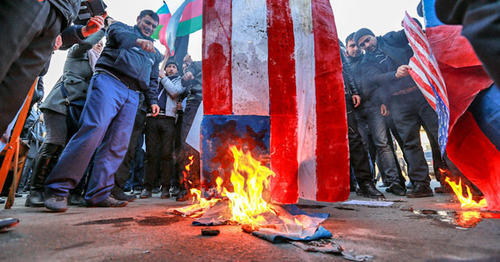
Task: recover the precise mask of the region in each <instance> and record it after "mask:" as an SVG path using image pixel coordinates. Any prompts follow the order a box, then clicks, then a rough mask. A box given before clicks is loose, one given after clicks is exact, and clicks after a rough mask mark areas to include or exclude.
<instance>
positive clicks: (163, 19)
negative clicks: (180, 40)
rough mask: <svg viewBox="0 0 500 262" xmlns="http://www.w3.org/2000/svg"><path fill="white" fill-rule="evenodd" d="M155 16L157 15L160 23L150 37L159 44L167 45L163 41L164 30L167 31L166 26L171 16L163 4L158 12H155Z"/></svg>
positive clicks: (164, 40) (165, 41)
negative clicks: (157, 40) (158, 41)
mask: <svg viewBox="0 0 500 262" xmlns="http://www.w3.org/2000/svg"><path fill="white" fill-rule="evenodd" d="M156 14H158V17H159V18H160V22H159V23H158V27H156V30H155V31H154V33H153V34H152V35H151V37H152V38H153V39H159V40H160V43H162V44H163V45H165V44H166V43H167V40H166V39H165V30H167V25H168V22H169V21H170V18H171V17H172V14H171V13H170V10H169V9H168V6H167V4H166V3H165V2H163V5H162V6H161V7H160V8H159V9H158V11H156Z"/></svg>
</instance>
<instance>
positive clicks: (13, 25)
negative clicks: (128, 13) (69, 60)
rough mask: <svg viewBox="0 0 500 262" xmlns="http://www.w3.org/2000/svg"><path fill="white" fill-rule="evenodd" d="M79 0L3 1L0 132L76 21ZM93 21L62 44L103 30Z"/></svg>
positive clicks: (0, 16)
mask: <svg viewBox="0 0 500 262" xmlns="http://www.w3.org/2000/svg"><path fill="white" fill-rule="evenodd" d="M79 8H80V0H45V1H34V0H18V1H2V8H0V35H2V39H1V40H0V43H1V44H0V57H2V63H1V64H0V133H3V132H4V131H5V130H6V129H7V126H8V125H9V123H10V122H11V121H12V119H14V116H15V115H16V113H17V111H18V110H19V108H20V107H21V105H22V104H23V101H24V99H25V98H26V95H27V94H28V91H29V89H30V87H31V84H32V83H33V82H34V81H35V79H36V77H37V76H38V74H39V73H40V71H42V68H43V67H44V65H45V64H46V62H47V60H48V59H49V58H50V56H51V54H52V51H53V47H54V41H55V39H56V37H57V35H59V34H60V33H61V32H63V31H64V29H66V28H67V27H68V26H69V25H70V24H71V23H72V22H73V20H74V19H75V18H76V15H77V14H78V10H79ZM102 23H103V19H102V18H93V19H91V21H90V22H89V24H87V26H84V27H80V26H78V27H72V28H70V29H68V30H66V31H65V32H64V33H63V35H62V37H63V42H65V43H68V45H69V46H70V44H71V43H77V42H79V39H82V38H85V37H87V36H89V35H91V34H92V33H95V32H97V31H98V30H99V29H100V28H101V27H102Z"/></svg>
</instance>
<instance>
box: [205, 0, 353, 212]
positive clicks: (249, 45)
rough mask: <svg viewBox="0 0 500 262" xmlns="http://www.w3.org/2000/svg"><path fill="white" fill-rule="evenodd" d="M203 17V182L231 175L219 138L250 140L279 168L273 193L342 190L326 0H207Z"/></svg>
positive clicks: (345, 176)
mask: <svg viewBox="0 0 500 262" xmlns="http://www.w3.org/2000/svg"><path fill="white" fill-rule="evenodd" d="M203 19H204V20H203V27H204V28H203V106H204V114H205V115H204V119H203V121H202V132H203V133H202V146H201V155H202V156H201V158H202V182H203V183H204V186H205V187H204V188H205V190H206V191H210V188H214V187H215V178H216V177H218V176H219V175H221V172H222V176H223V179H224V180H225V181H227V180H228V176H229V171H227V167H228V164H227V162H228V161H226V160H224V159H225V158H227V157H226V156H224V155H225V154H222V153H221V154H219V153H216V152H217V151H221V150H223V151H227V148H228V146H229V144H227V145H226V144H224V143H223V142H228V143H233V144H238V141H241V140H245V141H247V142H248V141H249V140H251V141H252V142H248V143H246V144H247V145H248V147H250V148H251V149H252V150H253V151H252V154H255V155H261V156H262V158H267V159H268V160H269V167H270V169H271V170H272V171H273V172H274V173H275V176H273V177H272V178H271V182H270V194H271V200H272V201H273V202H275V203H296V202H297V200H298V198H299V196H300V197H302V198H306V199H312V200H318V201H330V202H333V201H342V200H345V199H347V197H348V195H349V164H348V163H349V156H348V145H347V121H346V112H345V101H344V90H343V80H342V72H341V71H342V67H341V62H340V53H339V46H338V38H337V33H336V28H335V22H334V17H333V13H332V9H331V6H330V4H329V2H328V1H326V0H314V1H310V0H298V1H288V0H287V1H284V0H255V1H231V0H215V1H208V2H207V1H206V2H205V3H204V13H203ZM221 128H222V129H221ZM224 128H225V130H224ZM229 130H232V131H229ZM214 134H220V135H219V136H214ZM219 148H223V149H219ZM226 155H227V154H226ZM221 170H223V171H221ZM224 170H225V171H224Z"/></svg>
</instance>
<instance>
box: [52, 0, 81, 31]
mask: <svg viewBox="0 0 500 262" xmlns="http://www.w3.org/2000/svg"><path fill="white" fill-rule="evenodd" d="M48 1H49V3H51V4H52V5H53V6H54V7H56V8H57V10H59V12H61V14H62V15H63V16H64V19H65V20H66V22H65V23H63V24H62V28H61V30H63V29H64V28H66V27H68V26H69V25H71V23H72V22H73V21H74V20H75V19H76V16H77V15H78V10H80V2H81V0H48Z"/></svg>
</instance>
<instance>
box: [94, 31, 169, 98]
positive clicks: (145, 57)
mask: <svg viewBox="0 0 500 262" xmlns="http://www.w3.org/2000/svg"><path fill="white" fill-rule="evenodd" d="M138 38H140V39H145V40H149V41H153V39H152V38H150V37H146V36H144V35H142V33H141V32H140V31H139V28H138V27H137V26H134V27H131V26H128V25H126V24H124V23H120V22H116V23H114V24H112V25H110V26H109V28H108V37H107V42H106V47H105V48H104V50H103V51H102V53H101V57H100V58H99V60H97V64H96V71H99V69H103V70H104V71H108V72H110V73H112V74H113V75H114V76H116V77H118V78H119V79H120V80H121V81H122V82H123V83H125V85H127V86H128V87H130V88H132V89H134V90H141V91H143V92H144V93H145V94H146V99H147V101H148V103H149V104H150V105H152V104H158V97H157V90H158V69H159V65H160V62H161V61H162V55H161V54H160V51H158V49H156V48H155V52H153V53H149V52H146V51H144V50H142V49H141V48H140V47H139V46H137V45H136V43H135V42H136V40H137V39H138Z"/></svg>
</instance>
